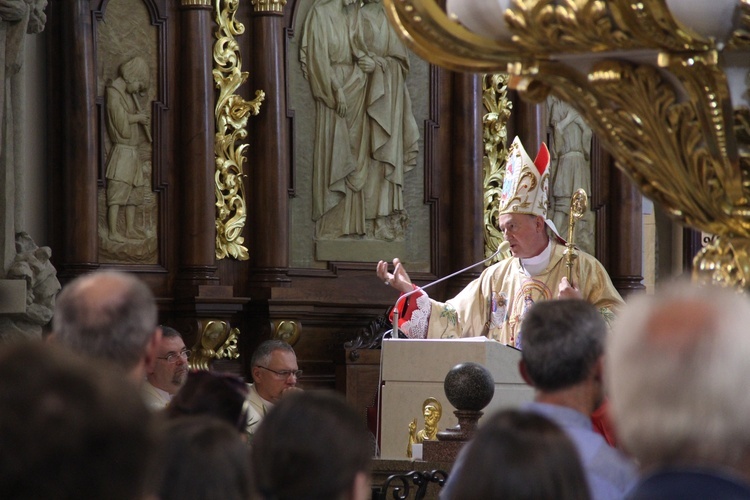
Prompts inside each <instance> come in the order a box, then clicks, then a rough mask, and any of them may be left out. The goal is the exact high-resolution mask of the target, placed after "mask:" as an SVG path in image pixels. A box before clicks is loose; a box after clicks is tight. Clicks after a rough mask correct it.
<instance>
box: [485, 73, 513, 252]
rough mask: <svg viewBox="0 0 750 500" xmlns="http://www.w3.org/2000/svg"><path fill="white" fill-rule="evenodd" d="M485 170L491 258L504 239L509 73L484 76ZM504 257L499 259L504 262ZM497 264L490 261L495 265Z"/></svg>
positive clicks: (486, 225)
mask: <svg viewBox="0 0 750 500" xmlns="http://www.w3.org/2000/svg"><path fill="white" fill-rule="evenodd" d="M482 103H483V104H484V108H485V109H486V110H487V113H486V114H485V115H484V116H483V117H482V145H483V147H484V155H483V156H482V171H483V174H484V190H483V192H484V256H485V257H489V256H490V255H492V254H493V253H495V250H497V248H498V246H500V243H501V242H502V241H503V240H504V238H503V235H502V234H501V233H500V231H499V230H498V229H497V218H498V213H497V212H498V201H499V200H500V195H501V194H502V189H503V178H504V173H505V168H504V167H505V160H506V158H507V157H508V129H507V124H508V119H509V118H510V112H511V109H512V108H513V103H512V102H511V101H510V99H509V98H508V74H507V73H495V74H489V75H483V76H482ZM502 258H503V256H500V255H499V256H497V257H496V259H497V260H500V259H502ZM492 263H493V262H489V263H488V265H489V264H492Z"/></svg>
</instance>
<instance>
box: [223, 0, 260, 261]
mask: <svg viewBox="0 0 750 500" xmlns="http://www.w3.org/2000/svg"><path fill="white" fill-rule="evenodd" d="M238 6H239V0H215V3H214V8H215V14H216V23H217V24H218V25H219V28H218V30H217V31H216V43H215V44H214V63H215V66H214V70H213V75H214V82H215V83H216V87H217V88H218V89H219V96H218V98H217V100H216V109H215V111H214V115H215V119H216V136H215V139H214V154H215V158H216V173H215V181H216V186H215V189H216V209H217V214H216V258H217V259H223V258H225V257H227V256H232V257H234V258H235V259H238V260H247V259H248V258H249V255H248V250H247V247H245V246H244V245H243V243H244V241H245V238H244V237H243V236H242V229H243V228H244V227H245V220H246V218H247V209H246V205H245V186H244V184H243V181H244V178H245V174H244V173H243V170H242V164H243V163H244V162H245V160H246V158H245V149H246V148H247V144H242V145H240V146H239V147H237V146H236V143H237V141H241V140H243V139H245V137H247V130H246V129H245V127H246V126H247V119H248V117H249V115H250V114H253V115H257V114H258V112H259V111H260V105H261V103H262V102H263V99H265V96H266V95H265V93H264V92H263V91H262V90H256V91H255V99H253V100H252V101H246V100H245V99H243V98H242V97H240V96H239V95H237V94H235V92H236V91H237V89H238V88H239V87H240V85H242V84H243V83H245V81H246V80H247V77H248V73H247V72H246V71H241V68H242V61H241V58H240V49H239V44H238V43H237V39H236V36H237V35H241V34H242V33H244V32H245V27H244V26H243V25H242V24H241V23H239V22H237V21H236V19H235V14H236V12H237V8H238Z"/></svg>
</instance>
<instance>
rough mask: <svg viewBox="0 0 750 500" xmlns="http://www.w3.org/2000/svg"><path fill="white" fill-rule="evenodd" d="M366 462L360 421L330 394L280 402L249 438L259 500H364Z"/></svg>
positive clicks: (368, 454) (367, 447)
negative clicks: (250, 438)
mask: <svg viewBox="0 0 750 500" xmlns="http://www.w3.org/2000/svg"><path fill="white" fill-rule="evenodd" d="M371 461H372V446H371V437H370V433H369V431H368V430H367V428H366V427H365V424H364V422H363V421H362V418H361V417H360V416H359V415H357V412H356V411H355V410H354V409H353V408H351V407H350V406H349V405H348V404H347V402H346V400H345V399H344V398H343V396H341V395H339V394H338V393H335V392H332V391H306V392H302V391H298V392H295V393H292V394H289V395H287V396H285V397H284V398H283V399H281V400H280V401H279V403H278V404H276V405H275V406H274V407H273V409H271V410H270V411H269V413H268V415H267V416H266V418H264V419H263V421H262V422H261V424H260V425H259V428H258V431H257V432H256V434H255V437H254V438H253V444H252V462H253V477H254V480H255V484H256V488H257V491H258V494H259V495H260V498H261V499H263V500H319V499H323V498H325V499H336V500H367V499H369V498H370V495H371V487H370V471H371Z"/></svg>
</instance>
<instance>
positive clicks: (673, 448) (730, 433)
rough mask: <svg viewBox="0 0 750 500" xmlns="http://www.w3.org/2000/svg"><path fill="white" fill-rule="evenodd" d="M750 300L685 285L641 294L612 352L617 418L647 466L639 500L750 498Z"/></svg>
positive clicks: (619, 326) (610, 380)
mask: <svg viewBox="0 0 750 500" xmlns="http://www.w3.org/2000/svg"><path fill="white" fill-rule="evenodd" d="M748 325H750V302H748V297H747V295H745V294H740V293H738V292H737V291H736V290H729V289H722V288H719V287H716V286H705V287H701V286H698V285H693V284H688V283H679V284H673V285H671V286H668V287H666V288H662V289H660V290H658V291H657V293H656V294H655V295H653V296H642V297H637V298H635V299H634V300H632V301H631V302H629V303H628V305H627V306H626V308H625V309H624V311H623V314H622V316H621V317H620V318H619V319H618V321H617V323H616V324H615V328H614V330H613V332H612V335H611V339H610V341H609V344H608V351H607V360H608V361H607V368H608V371H607V384H608V388H609V393H610V403H611V410H612V414H611V415H612V419H613V423H614V425H615V429H616V430H617V433H618V437H619V439H620V441H621V442H622V444H623V446H624V448H625V449H627V450H628V451H629V452H630V453H632V454H633V456H635V458H636V459H637V460H638V462H639V464H640V467H641V474H642V477H641V480H640V483H639V484H638V485H637V486H636V487H635V489H634V491H633V493H632V495H631V496H630V497H629V498H631V499H633V500H650V499H654V500H655V499H659V500H672V499H675V500H676V499H681V500H691V499H706V498H717V499H718V498H720V499H722V500H727V499H733V500H736V499H750V427H749V426H748V415H750V394H749V393H748V390H747V386H748V380H750V362H748V360H750V335H748Z"/></svg>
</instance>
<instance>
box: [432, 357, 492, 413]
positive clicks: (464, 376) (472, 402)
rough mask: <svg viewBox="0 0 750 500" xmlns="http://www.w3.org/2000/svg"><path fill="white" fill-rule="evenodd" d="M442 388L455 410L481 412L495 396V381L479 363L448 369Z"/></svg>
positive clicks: (459, 365)
mask: <svg viewBox="0 0 750 500" xmlns="http://www.w3.org/2000/svg"><path fill="white" fill-rule="evenodd" d="M443 388H444V389H445V397H447V398H448V401H449V402H450V404H452V405H453V406H454V407H455V408H456V409H457V410H469V411H481V410H482V409H483V408H484V407H485V406H487V405H488V404H490V401H492V396H494V395H495V379H494V378H492V374H491V373H490V371H489V370H488V369H487V368H485V367H484V366H482V365H480V364H479V363H473V362H466V363H461V364H458V365H456V366H454V367H453V368H451V369H450V371H449V372H448V375H446V376H445V382H444V383H443Z"/></svg>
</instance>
